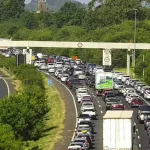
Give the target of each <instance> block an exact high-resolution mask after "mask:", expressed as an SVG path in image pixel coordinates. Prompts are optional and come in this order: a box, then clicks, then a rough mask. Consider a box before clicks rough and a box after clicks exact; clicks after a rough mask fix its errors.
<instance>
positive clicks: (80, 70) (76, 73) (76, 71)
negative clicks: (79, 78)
mask: <svg viewBox="0 0 150 150" xmlns="http://www.w3.org/2000/svg"><path fill="white" fill-rule="evenodd" d="M79 74H84V72H83V70H82V69H80V68H76V69H75V70H74V72H73V75H74V76H75V75H79Z"/></svg>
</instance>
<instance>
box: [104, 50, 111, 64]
mask: <svg viewBox="0 0 150 150" xmlns="http://www.w3.org/2000/svg"><path fill="white" fill-rule="evenodd" d="M103 66H111V50H110V49H104V50H103Z"/></svg>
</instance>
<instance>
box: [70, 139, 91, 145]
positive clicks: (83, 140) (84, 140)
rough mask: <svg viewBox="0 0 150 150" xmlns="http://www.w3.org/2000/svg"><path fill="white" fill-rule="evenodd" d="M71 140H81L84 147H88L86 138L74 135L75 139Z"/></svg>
mask: <svg viewBox="0 0 150 150" xmlns="http://www.w3.org/2000/svg"><path fill="white" fill-rule="evenodd" d="M72 142H82V143H83V144H84V145H85V146H86V147H88V148H89V147H90V144H89V142H88V141H87V139H86V138H81V137H75V139H74V140H73V141H72Z"/></svg>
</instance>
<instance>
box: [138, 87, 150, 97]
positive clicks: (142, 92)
mask: <svg viewBox="0 0 150 150" xmlns="http://www.w3.org/2000/svg"><path fill="white" fill-rule="evenodd" d="M149 88H150V86H143V87H142V89H141V91H140V93H141V95H144V91H145V89H149Z"/></svg>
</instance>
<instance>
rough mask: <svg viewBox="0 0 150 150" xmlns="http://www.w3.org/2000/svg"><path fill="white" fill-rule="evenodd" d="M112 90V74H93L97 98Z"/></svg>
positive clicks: (99, 72) (100, 72) (101, 72)
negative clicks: (105, 91)
mask: <svg viewBox="0 0 150 150" xmlns="http://www.w3.org/2000/svg"><path fill="white" fill-rule="evenodd" d="M111 89H113V73H112V72H104V71H96V72H95V90H96V94H97V96H101V95H102V92H103V91H104V90H111Z"/></svg>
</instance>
